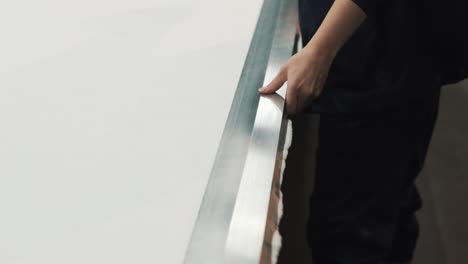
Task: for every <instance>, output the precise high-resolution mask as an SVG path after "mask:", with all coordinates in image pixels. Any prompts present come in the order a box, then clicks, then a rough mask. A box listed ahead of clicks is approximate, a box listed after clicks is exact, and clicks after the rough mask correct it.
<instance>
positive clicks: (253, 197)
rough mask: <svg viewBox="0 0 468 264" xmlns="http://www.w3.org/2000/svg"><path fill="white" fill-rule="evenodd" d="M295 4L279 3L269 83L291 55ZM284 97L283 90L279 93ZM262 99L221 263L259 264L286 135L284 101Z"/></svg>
mask: <svg viewBox="0 0 468 264" xmlns="http://www.w3.org/2000/svg"><path fill="white" fill-rule="evenodd" d="M296 21H297V17H296V2H295V1H282V3H281V9H280V15H279V19H278V21H277V23H278V24H277V28H276V31H275V36H274V38H273V45H272V48H271V53H270V58H269V61H268V67H267V71H266V76H265V84H267V83H269V82H270V81H271V80H272V79H273V78H274V77H275V76H276V74H277V73H278V72H279V69H280V67H281V66H282V65H283V64H285V63H286V62H287V60H288V59H289V57H290V56H291V54H292V52H293V47H294V37H295V26H296ZM279 93H280V94H281V95H283V97H284V94H285V87H283V88H282V89H281V90H280V92H279ZM283 97H281V96H279V95H277V94H275V95H271V96H262V97H261V98H260V103H259V106H258V110H257V116H256V118H255V123H254V128H253V132H252V139H251V141H250V146H249V153H248V155H247V160H246V163H245V167H244V171H243V174H242V180H241V185H240V187H239V193H238V196H237V200H236V205H235V208H234V214H233V216H232V222H231V226H230V228H229V235H228V240H227V243H226V259H225V262H224V263H233V264H234V263H259V260H260V254H261V247H262V244H263V239H264V231H265V223H266V219H267V213H268V205H269V200H270V192H271V185H272V179H273V174H274V171H275V166H278V165H280V164H277V155H278V153H281V152H282V147H283V146H282V145H281V144H280V142H282V139H283V138H284V136H285V132H286V129H285V124H286V122H285V121H286V120H285V114H284V99H283Z"/></svg>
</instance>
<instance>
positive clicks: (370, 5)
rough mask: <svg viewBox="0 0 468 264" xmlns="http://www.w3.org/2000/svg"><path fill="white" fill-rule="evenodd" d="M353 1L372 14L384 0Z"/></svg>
mask: <svg viewBox="0 0 468 264" xmlns="http://www.w3.org/2000/svg"><path fill="white" fill-rule="evenodd" d="M353 1H354V3H355V4H356V5H358V6H359V7H360V8H361V9H362V10H363V11H364V12H365V13H366V14H367V16H372V15H374V14H375V11H376V9H377V5H378V4H379V3H380V2H381V1H382V0H353Z"/></svg>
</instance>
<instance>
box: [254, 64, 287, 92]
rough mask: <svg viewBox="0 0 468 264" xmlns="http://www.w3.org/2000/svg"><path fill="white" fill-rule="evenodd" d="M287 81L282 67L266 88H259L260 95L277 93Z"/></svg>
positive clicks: (284, 69) (285, 72)
mask: <svg viewBox="0 0 468 264" xmlns="http://www.w3.org/2000/svg"><path fill="white" fill-rule="evenodd" d="M287 80H288V71H287V68H286V67H283V68H282V69H281V70H280V72H279V73H278V74H277V75H276V77H275V78H274V79H273V81H271V82H270V84H268V85H267V86H265V87H263V88H261V89H260V90H259V91H260V93H261V94H272V93H274V92H276V91H278V90H279V89H280V88H281V87H282V86H283V84H284V83H285V82H286V81H287Z"/></svg>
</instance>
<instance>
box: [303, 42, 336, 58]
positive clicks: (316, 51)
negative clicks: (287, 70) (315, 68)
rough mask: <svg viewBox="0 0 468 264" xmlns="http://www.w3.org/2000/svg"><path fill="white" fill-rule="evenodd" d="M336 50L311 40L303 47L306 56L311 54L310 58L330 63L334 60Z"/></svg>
mask: <svg viewBox="0 0 468 264" xmlns="http://www.w3.org/2000/svg"><path fill="white" fill-rule="evenodd" d="M338 50H339V49H338V48H334V47H333V46H332V45H326V44H325V43H319V42H317V41H314V40H313V39H312V40H311V41H309V43H308V44H307V45H306V46H305V47H304V51H305V52H306V53H308V54H311V57H313V58H321V59H325V60H330V61H332V60H334V59H335V56H336V54H337V53H338Z"/></svg>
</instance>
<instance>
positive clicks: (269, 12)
mask: <svg viewBox="0 0 468 264" xmlns="http://www.w3.org/2000/svg"><path fill="white" fill-rule="evenodd" d="M291 3H296V1H288V0H265V1H264V3H263V6H262V10H261V12H260V16H259V19H258V22H257V26H256V30H255V33H254V35H253V37H252V41H251V44H250V48H249V52H248V55H247V58H246V61H245V63H244V68H243V71H242V74H241V77H240V80H239V83H238V87H237V89H236V93H235V96H234V99H233V103H232V106H231V110H230V113H229V116H228V119H227V121H226V125H225V129H224V132H223V135H222V138H221V142H220V144H219V148H218V152H217V155H216V159H215V162H214V165H213V169H212V171H211V175H210V178H209V181H208V184H207V187H206V191H205V194H204V198H203V201H202V204H201V207H200V211H199V214H198V217H197V221H196V223H195V225H194V228H193V233H192V236H191V239H190V242H189V245H188V248H187V252H186V255H185V259H184V263H203V264H209V263H216V264H218V263H224V261H225V253H226V252H227V251H225V250H226V248H227V247H226V242H227V241H228V240H229V237H230V236H231V235H232V232H231V231H230V229H231V228H232V227H233V226H234V227H235V225H233V223H234V222H235V221H233V220H234V217H233V214H234V210H235V206H237V204H239V201H238V198H239V193H240V191H241V189H242V188H241V189H240V188H239V187H240V186H241V179H242V178H243V177H244V174H245V170H244V165H245V164H246V160H247V159H248V153H250V152H251V150H252V142H253V136H254V134H255V133H254V131H255V127H254V126H255V124H257V125H258V122H256V120H257V118H258V117H259V116H262V114H259V113H262V112H264V110H262V109H263V107H261V105H263V104H264V102H263V101H264V100H269V99H267V98H270V99H271V100H269V101H268V102H270V103H271V102H273V101H275V100H276V103H277V104H278V107H280V108H281V110H279V111H281V112H282V111H283V110H282V108H283V106H284V101H282V100H283V99H282V98H281V97H280V96H269V97H264V98H262V99H260V98H259V95H258V91H257V90H258V88H259V87H261V86H262V84H263V82H264V80H270V79H271V78H272V76H274V75H272V74H273V73H274V72H276V71H277V70H278V67H279V66H278V65H279V63H280V61H281V63H284V62H286V60H287V58H289V56H290V55H291V51H292V45H293V44H292V42H293V41H292V40H293V35H292V36H291V38H290V39H285V38H284V37H281V36H283V35H285V34H284V33H281V32H285V25H284V24H283V23H284V18H282V16H283V15H284V14H287V15H290V14H291V11H289V12H285V10H286V9H287V8H290V9H291V8H292V7H293V6H295V4H291ZM295 11H296V10H294V12H295ZM280 12H281V13H280ZM288 21H289V20H288ZM295 22H296V21H295V19H294V22H293V23H294V27H295ZM288 24H289V23H288ZM279 29H281V30H279ZM292 32H295V31H294V30H292ZM283 41H286V43H288V42H289V43H290V44H291V45H290V46H291V49H289V48H288V47H289V44H287V45H284V44H282V43H279V42H283ZM286 50H289V52H286V53H285V54H283V55H282V56H279V55H278V54H277V53H284V52H285V51H286ZM267 64H268V66H267ZM265 76H266V77H267V78H265ZM272 98H277V99H272ZM262 102H263V103H262ZM280 108H278V109H280ZM281 118H282V119H283V117H282V116H281ZM274 119H275V118H273V119H271V120H270V121H271V122H272V123H274ZM257 129H258V126H257ZM276 133H277V134H278V137H280V129H278V130H277V131H276ZM254 142H255V141H254ZM275 144H276V146H277V145H278V141H277V142H276V143H274V144H273V145H275ZM271 154H272V155H276V150H275V151H273V152H272V153H271ZM273 167H274V165H273V166H272V168H273ZM272 177H273V173H270V175H269V178H270V179H266V182H267V185H268V184H270V185H271V181H272ZM264 196H265V197H267V198H268V199H269V192H268V193H264ZM267 206H268V202H267ZM264 224H265V223H263V224H261V225H260V226H259V227H258V228H259V229H258V230H262V231H263V230H264V228H262V226H263V227H264ZM260 245H261V244H260ZM237 263H239V262H237Z"/></svg>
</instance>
